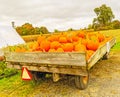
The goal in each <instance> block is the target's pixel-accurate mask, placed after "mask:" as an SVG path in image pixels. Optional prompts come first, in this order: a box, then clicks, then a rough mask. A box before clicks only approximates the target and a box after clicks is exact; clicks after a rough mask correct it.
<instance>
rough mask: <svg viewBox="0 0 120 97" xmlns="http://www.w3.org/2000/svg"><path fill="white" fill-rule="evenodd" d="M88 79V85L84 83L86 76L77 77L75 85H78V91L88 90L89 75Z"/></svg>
mask: <svg viewBox="0 0 120 97" xmlns="http://www.w3.org/2000/svg"><path fill="white" fill-rule="evenodd" d="M86 77H87V82H86V84H85V83H84V81H83V80H84V76H78V75H77V76H75V85H76V87H77V88H78V89H80V90H84V89H86V88H87V86H88V83H89V74H88V76H86Z"/></svg>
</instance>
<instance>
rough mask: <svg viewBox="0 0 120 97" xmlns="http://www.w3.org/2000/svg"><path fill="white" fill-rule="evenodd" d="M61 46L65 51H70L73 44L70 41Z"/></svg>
mask: <svg viewBox="0 0 120 97" xmlns="http://www.w3.org/2000/svg"><path fill="white" fill-rule="evenodd" d="M62 48H63V50H64V51H65V52H72V51H73V49H74V46H73V44H72V43H66V44H63V45H62Z"/></svg>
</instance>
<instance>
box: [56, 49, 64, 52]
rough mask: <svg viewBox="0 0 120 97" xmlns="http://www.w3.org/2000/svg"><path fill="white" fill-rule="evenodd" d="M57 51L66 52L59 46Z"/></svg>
mask: <svg viewBox="0 0 120 97" xmlns="http://www.w3.org/2000/svg"><path fill="white" fill-rule="evenodd" d="M56 52H64V50H63V48H58V49H57V50H56Z"/></svg>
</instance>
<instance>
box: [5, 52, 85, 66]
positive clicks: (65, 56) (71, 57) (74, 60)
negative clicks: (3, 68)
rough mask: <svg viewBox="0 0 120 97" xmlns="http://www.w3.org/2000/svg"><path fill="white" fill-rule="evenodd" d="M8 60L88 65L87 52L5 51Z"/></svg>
mask: <svg viewBox="0 0 120 97" xmlns="http://www.w3.org/2000/svg"><path fill="white" fill-rule="evenodd" d="M4 55H5V57H6V61H9V62H24V63H39V64H52V65H75V66H86V59H85V57H86V55H85V53H83V52H82V53H76V52H75V53H72V52H70V53H66V52H62V53H61V52H60V53H48V52H37V53H35V52H34V53H33V52H32V53H29V52H25V53H16V52H5V54H4Z"/></svg>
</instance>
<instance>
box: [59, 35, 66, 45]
mask: <svg viewBox="0 0 120 97" xmlns="http://www.w3.org/2000/svg"><path fill="white" fill-rule="evenodd" d="M59 42H60V43H67V38H66V37H64V36H62V37H60V38H59Z"/></svg>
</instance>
